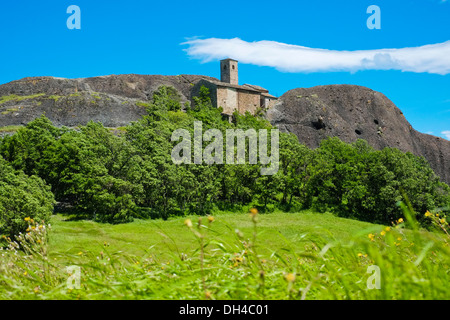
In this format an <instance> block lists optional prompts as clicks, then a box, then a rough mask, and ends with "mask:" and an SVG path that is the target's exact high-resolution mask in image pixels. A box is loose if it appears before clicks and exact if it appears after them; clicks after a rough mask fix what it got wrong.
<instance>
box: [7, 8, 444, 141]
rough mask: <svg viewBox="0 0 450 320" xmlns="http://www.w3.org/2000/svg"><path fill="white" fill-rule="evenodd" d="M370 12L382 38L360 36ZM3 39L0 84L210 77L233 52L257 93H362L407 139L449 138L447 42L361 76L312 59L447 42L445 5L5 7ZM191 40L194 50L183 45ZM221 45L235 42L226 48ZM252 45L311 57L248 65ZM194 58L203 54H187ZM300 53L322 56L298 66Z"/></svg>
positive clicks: (374, 33)
mask: <svg viewBox="0 0 450 320" xmlns="http://www.w3.org/2000/svg"><path fill="white" fill-rule="evenodd" d="M70 5H77V6H79V7H80V9H81V29H80V30H69V29H68V28H67V25H66V21H67V19H68V18H69V16H70V14H68V13H67V12H66V10H67V8H68V7H69V6H70ZM370 5H377V6H378V7H379V8H380V10H381V29H379V30H377V29H372V30H371V29H369V28H367V24H366V21H367V19H368V18H369V17H370V14H367V12H366V10H367V8H368V7H369V6H370ZM0 35H1V39H2V41H1V44H2V46H1V47H0V58H1V60H0V61H1V62H0V84H1V83H6V82H9V81H12V80H17V79H20V78H23V77H29V76H55V77H66V78H78V77H91V76H100V75H109V74H127V73H137V74H164V75H177V74H202V75H208V76H214V77H219V67H218V57H219V56H223V55H229V54H228V53H232V54H236V55H239V56H240V57H242V59H243V60H244V62H242V59H240V60H241V63H240V65H239V72H240V74H239V76H240V82H241V84H243V83H251V84H257V85H261V86H263V87H266V88H267V89H269V90H270V92H271V93H273V94H275V95H282V94H283V93H285V92H286V91H288V90H290V89H293V88H297V87H312V86H316V85H326V84H356V85H362V86H367V87H369V88H371V89H373V90H376V91H380V92H382V93H384V94H385V95H386V96H387V97H388V98H390V99H391V100H392V101H393V102H394V103H395V104H396V105H397V106H398V107H399V108H400V109H401V110H402V111H403V112H404V114H405V116H406V118H407V119H408V121H409V122H411V124H412V125H413V127H414V128H415V129H417V130H419V131H421V132H424V133H431V132H432V133H433V134H434V135H436V136H441V137H447V139H450V74H449V72H448V67H449V66H450V55H445V54H441V55H440V53H442V52H444V51H443V50H444V49H445V50H447V51H446V52H448V48H449V47H450V43H447V45H445V47H443V49H441V47H437V48H434V47H432V48H431V49H430V50H431V51H430V52H426V56H425V57H424V54H423V50H418V51H417V52H418V53H417V54H419V55H421V58H420V59H419V60H420V61H419V62H418V61H417V59H416V60H414V59H413V61H412V62H411V61H404V62H402V63H397V59H400V60H402V58H403V57H405V59H406V57H408V56H410V54H412V53H411V52H410V51H408V50H406V51H405V50H403V51H402V50H397V51H396V53H395V54H396V55H395V56H394V55H392V59H393V60H389V59H391V58H389V59H388V60H389V61H387V62H386V61H384V62H381V64H380V62H379V61H378V62H377V63H375V65H374V66H372V67H370V68H366V66H362V67H361V66H359V67H358V66H356V67H354V66H352V67H343V68H341V69H339V68H333V67H332V66H331V67H330V66H328V65H327V63H328V62H329V60H330V59H328V58H320V55H318V54H315V53H316V52H319V51H314V50H317V49H327V50H329V53H330V54H331V56H330V57H331V59H334V58H335V57H336V56H340V55H341V52H342V51H359V52H363V53H364V54H366V53H367V52H372V51H373V50H379V49H394V48H395V49H402V48H418V47H422V46H426V45H435V44H442V43H445V42H446V41H449V40H450V0H447V1H442V0H421V1H419V0H389V1H384V0H383V1H382V0H371V1H366V0H346V1H335V0H322V1H298V0H297V1H292V0H291V1H283V0H279V1H265V0H260V1H234V0H233V1H208V2H200V1H138V0H128V1H114V0H109V1H99V0H96V1H92V0H90V1H86V0H71V1H64V0H57V1H31V0H21V1H14V2H13V1H2V3H1V4H0ZM192 39H197V40H201V41H203V42H199V43H200V45H199V43H197V44H192V43H190V44H186V41H189V40H192ZM214 39H219V42H217V44H218V49H217V46H216V47H215V48H216V49H211V48H209V47H208V48H206V49H205V46H204V44H205V43H207V42H205V41H210V42H209V43H211V41H212V40H214ZM230 39H235V40H234V41H238V42H236V43H237V44H236V43H235V46H234V47H232V46H231V45H230V44H231V42H230ZM239 41H241V42H239ZM261 41H270V43H269V44H270V45H274V46H284V45H285V44H288V45H293V46H295V47H294V49H299V48H300V46H301V47H305V48H306V49H308V50H309V51H308V50H306V51H302V50H299V51H295V50H294V51H293V53H292V54H293V55H295V59H294V56H292V55H291V56H287V57H288V58H284V57H280V58H279V59H277V54H278V51H276V52H277V53H275V54H274V53H272V55H271V56H269V55H268V54H266V50H265V49H264V50H262V49H261V50H260V51H259V52H260V56H258V57H254V56H251V55H248V54H247V55H245V52H244V51H245V50H243V48H244V47H245V46H249V45H250V46H254V45H255V44H256V45H258V44H260V43H261ZM202 45H203V47H202ZM199 48H200V49H204V51H202V54H193V49H199ZM257 49H258V47H257V48H256V49H255V50H257ZM269 49H270V46H269ZM300 49H301V48H300ZM208 50H209V51H208ZM280 52H283V51H280ZM284 52H285V51H284ZM307 53H312V56H313V57H319V58H317V59H315V60H314V61H313V62H310V61H309V60H308V62H305V61H306V60H305V59H304V57H306V56H303V55H304V54H307ZM280 54H281V53H280ZM428 55H430V58H429V59H428ZM257 58H258V59H257ZM349 59H350V60H351V61H352V62H354V60H355V59H354V58H351V57H350V58H349ZM352 59H353V60H352ZM276 60H279V61H276ZM294 60H295V61H294ZM327 60H328V61H327ZM394 60H395V63H394V62H393V61H394ZM302 62H303V63H302ZM281 64H283V66H282V67H281V66H280V65H281ZM394 64H395V65H394ZM411 64H412V65H411ZM310 65H314V68H312V69H311V70H309V69H308V68H306V67H307V66H310ZM393 65H394V66H393ZM391 67H392V69H394V70H390V69H391ZM411 70H412V71H411ZM439 70H441V72H439ZM439 73H440V74H439Z"/></svg>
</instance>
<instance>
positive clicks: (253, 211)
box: [250, 208, 258, 215]
mask: <svg viewBox="0 0 450 320" xmlns="http://www.w3.org/2000/svg"><path fill="white" fill-rule="evenodd" d="M250 213H251V214H252V215H257V214H258V209H256V208H251V209H250Z"/></svg>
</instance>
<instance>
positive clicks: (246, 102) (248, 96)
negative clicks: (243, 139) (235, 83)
mask: <svg viewBox="0 0 450 320" xmlns="http://www.w3.org/2000/svg"><path fill="white" fill-rule="evenodd" d="M238 103H239V113H240V114H244V113H245V112H246V111H248V112H250V113H251V114H255V113H256V109H257V108H259V107H260V103H261V95H260V94H259V93H257V92H250V91H239V94H238Z"/></svg>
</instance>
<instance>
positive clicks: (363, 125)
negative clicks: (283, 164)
mask: <svg viewBox="0 0 450 320" xmlns="http://www.w3.org/2000/svg"><path fill="white" fill-rule="evenodd" d="M267 118H268V119H269V120H270V121H271V123H272V124H273V125H275V126H277V127H278V128H279V129H280V130H281V131H284V132H292V133H294V134H295V135H296V136H297V137H298V139H299V141H300V142H301V143H303V144H305V145H307V146H309V147H312V148H315V147H317V146H318V145H319V143H320V141H321V140H322V139H324V138H326V137H339V138H340V139H341V140H343V141H345V142H354V141H356V140H357V139H358V138H360V139H364V140H366V141H368V143H369V144H370V145H371V146H373V147H374V148H375V149H382V148H384V147H394V148H398V149H400V150H402V151H405V152H406V151H409V152H411V153H413V154H415V155H418V156H423V157H424V158H425V159H427V160H428V162H429V163H430V165H431V167H432V168H433V170H434V171H435V172H436V174H437V175H438V176H440V177H441V180H442V181H444V182H446V183H448V184H450V141H447V140H445V139H442V138H439V137H435V136H431V135H427V134H423V133H420V132H418V131H416V130H414V129H413V128H412V126H411V125H410V124H409V122H408V121H407V120H406V118H405V117H404V115H403V113H402V112H401V111H400V109H399V108H397V107H396V106H395V105H394V104H393V103H392V101H390V100H389V99H388V98H387V97H386V96H385V95H383V94H382V93H379V92H376V91H373V90H371V89H368V88H365V87H360V86H353V85H328V86H318V87H313V88H299V89H294V90H290V91H288V92H287V93H285V94H284V95H283V96H281V97H280V99H279V102H278V103H277V104H276V105H275V106H274V107H273V108H272V109H271V110H269V111H268V113H267Z"/></svg>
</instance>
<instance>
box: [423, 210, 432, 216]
mask: <svg viewBox="0 0 450 320" xmlns="http://www.w3.org/2000/svg"><path fill="white" fill-rule="evenodd" d="M432 215H433V214H432V213H431V212H430V211H428V210H427V212H425V217H430V216H432Z"/></svg>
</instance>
